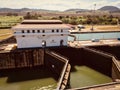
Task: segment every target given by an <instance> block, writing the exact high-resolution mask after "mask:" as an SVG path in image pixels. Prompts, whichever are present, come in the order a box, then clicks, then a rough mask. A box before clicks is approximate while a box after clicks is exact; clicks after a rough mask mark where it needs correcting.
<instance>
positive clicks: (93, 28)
mask: <svg viewBox="0 0 120 90" xmlns="http://www.w3.org/2000/svg"><path fill="white" fill-rule="evenodd" d="M95 7H96V4H94V10H93V17H94V16H95ZM93 26H94V24H93V18H92V28H91V31H93V30H94V27H93Z"/></svg>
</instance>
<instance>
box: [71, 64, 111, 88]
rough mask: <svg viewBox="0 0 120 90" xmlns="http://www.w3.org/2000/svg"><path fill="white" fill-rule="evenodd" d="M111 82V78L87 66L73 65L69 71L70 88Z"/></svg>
mask: <svg viewBox="0 0 120 90" xmlns="http://www.w3.org/2000/svg"><path fill="white" fill-rule="evenodd" d="M108 82H112V79H111V78H110V77H108V76H106V75H104V74H102V73H99V72H97V71H95V70H93V69H91V68H89V67H87V66H75V67H74V71H72V72H71V78H70V83H71V88H78V87H85V86H91V85H97V84H104V83H108Z"/></svg>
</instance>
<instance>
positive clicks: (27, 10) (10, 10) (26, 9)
mask: <svg viewBox="0 0 120 90" xmlns="http://www.w3.org/2000/svg"><path fill="white" fill-rule="evenodd" d="M31 11H47V12H48V11H51V12H52V11H53V12H54V10H45V9H29V8H21V9H11V8H0V12H4V13H5V12H7V13H8V12H31Z"/></svg>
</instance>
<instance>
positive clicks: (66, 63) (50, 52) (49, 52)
mask: <svg viewBox="0 0 120 90" xmlns="http://www.w3.org/2000/svg"><path fill="white" fill-rule="evenodd" d="M46 52H47V53H48V54H51V55H54V56H55V57H58V58H61V59H62V60H61V61H62V62H64V63H65V65H64V67H63V70H62V73H61V76H60V79H59V82H58V86H57V90H60V89H61V85H62V82H63V78H64V75H65V72H66V69H67V66H68V62H69V60H68V59H67V58H66V57H64V56H62V55H59V54H57V53H56V52H53V51H49V50H46ZM63 60H64V61H63Z"/></svg>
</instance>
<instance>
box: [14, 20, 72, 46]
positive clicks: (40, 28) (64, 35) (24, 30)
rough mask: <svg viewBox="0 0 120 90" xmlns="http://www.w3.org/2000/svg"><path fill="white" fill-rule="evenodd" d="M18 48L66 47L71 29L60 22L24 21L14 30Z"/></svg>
mask: <svg viewBox="0 0 120 90" xmlns="http://www.w3.org/2000/svg"><path fill="white" fill-rule="evenodd" d="M12 29H13V30H14V35H15V37H16V40H17V47H18V48H35V47H43V46H44V47H51V46H66V45H67V39H68V34H69V31H68V30H69V29H70V27H69V26H67V25H65V24H62V22H61V21H60V20H24V21H23V22H22V23H21V24H19V25H17V26H15V27H13V28H12Z"/></svg>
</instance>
